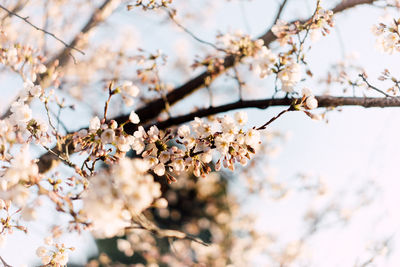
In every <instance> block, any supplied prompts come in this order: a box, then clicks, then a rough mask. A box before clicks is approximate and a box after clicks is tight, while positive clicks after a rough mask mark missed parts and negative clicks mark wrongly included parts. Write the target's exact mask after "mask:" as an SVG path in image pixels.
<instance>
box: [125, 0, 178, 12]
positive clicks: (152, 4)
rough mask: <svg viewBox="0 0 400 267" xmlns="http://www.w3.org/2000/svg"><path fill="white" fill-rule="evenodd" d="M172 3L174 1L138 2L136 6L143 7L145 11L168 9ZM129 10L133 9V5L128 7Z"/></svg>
mask: <svg viewBox="0 0 400 267" xmlns="http://www.w3.org/2000/svg"><path fill="white" fill-rule="evenodd" d="M171 3H172V0H136V3H135V6H138V7H142V8H143V10H147V9H158V8H162V7H168V5H170V4H171ZM127 7H128V10H131V9H132V8H133V5H128V6H127Z"/></svg>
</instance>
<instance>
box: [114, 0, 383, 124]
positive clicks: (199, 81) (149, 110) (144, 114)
mask: <svg viewBox="0 0 400 267" xmlns="http://www.w3.org/2000/svg"><path fill="white" fill-rule="evenodd" d="M375 1H376V0H344V1H342V2H341V3H340V4H338V5H337V6H336V7H335V8H333V9H332V10H333V12H334V13H339V12H342V11H344V10H347V9H350V8H353V7H355V6H358V5H363V4H372V3H373V2H375ZM257 39H262V40H264V43H265V45H267V46H268V45H269V44H270V43H271V42H273V41H274V40H276V37H275V35H274V34H273V33H272V31H271V29H269V30H268V31H267V32H266V33H265V34H263V35H262V36H260V37H258V38H257ZM236 63H237V61H236V60H235V58H234V57H233V56H228V57H226V58H225V61H224V69H223V70H221V71H219V72H217V73H215V72H214V73H213V75H212V77H211V76H210V75H209V73H208V72H203V73H202V74H200V75H198V76H197V77H195V78H193V79H191V80H189V81H188V82H186V83H185V84H183V85H181V86H179V87H177V88H176V89H174V90H173V91H171V92H170V93H168V94H167V96H166V98H167V100H168V103H169V104H170V105H173V104H175V103H176V102H178V101H179V100H181V99H183V98H185V97H186V96H188V95H190V94H191V93H193V92H195V91H196V90H198V89H200V88H202V87H204V85H205V80H206V78H208V79H210V78H211V79H215V78H216V77H217V76H218V75H220V74H222V73H223V72H224V71H226V70H227V69H229V68H231V67H232V66H233V65H234V64H236ZM164 109H165V101H164V100H163V99H162V98H160V99H157V100H154V101H152V102H150V103H148V104H147V105H146V106H144V107H142V108H140V109H138V110H137V111H136V113H137V114H138V115H139V117H140V119H141V120H142V121H143V122H148V121H149V120H152V119H154V118H155V117H157V116H158V115H159V114H160V113H161V112H162V111H163V110H164ZM128 117H129V114H128V115H125V116H121V117H118V118H116V120H117V121H126V120H127V119H128ZM133 127H134V126H133V125H132V124H127V125H126V130H127V131H132V128H133Z"/></svg>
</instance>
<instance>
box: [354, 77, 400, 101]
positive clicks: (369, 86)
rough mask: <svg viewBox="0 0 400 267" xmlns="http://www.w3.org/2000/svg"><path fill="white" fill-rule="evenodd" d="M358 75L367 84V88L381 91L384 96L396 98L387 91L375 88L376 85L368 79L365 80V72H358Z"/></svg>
mask: <svg viewBox="0 0 400 267" xmlns="http://www.w3.org/2000/svg"><path fill="white" fill-rule="evenodd" d="M358 76H359V77H360V78H361V79H362V80H363V81H364V82H365V83H366V84H367V86H368V88H371V89H373V90H375V91H377V92H378V93H381V94H382V95H384V96H386V97H393V98H396V99H397V97H395V96H392V95H389V94H388V93H385V92H384V91H382V90H381V89H379V88H377V87H376V86H373V85H372V84H370V83H369V82H368V80H367V77H365V74H363V73H362V74H359V75H358Z"/></svg>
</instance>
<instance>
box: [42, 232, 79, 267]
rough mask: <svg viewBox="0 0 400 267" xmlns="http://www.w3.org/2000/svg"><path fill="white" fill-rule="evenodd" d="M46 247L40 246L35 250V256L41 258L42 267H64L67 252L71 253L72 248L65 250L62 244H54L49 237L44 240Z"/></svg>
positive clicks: (66, 260)
mask: <svg viewBox="0 0 400 267" xmlns="http://www.w3.org/2000/svg"><path fill="white" fill-rule="evenodd" d="M44 243H45V244H46V246H47V247H46V246H40V247H38V248H37V249H36V255H37V256H38V257H40V258H41V261H42V264H43V265H44V266H52V267H60V266H66V265H67V262H68V254H67V251H68V250H70V251H73V250H74V248H72V247H71V248H67V247H65V245H64V244H63V243H61V244H58V243H55V242H54V240H53V238H52V237H51V236H49V237H46V238H45V239H44Z"/></svg>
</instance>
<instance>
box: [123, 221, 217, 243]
mask: <svg viewBox="0 0 400 267" xmlns="http://www.w3.org/2000/svg"><path fill="white" fill-rule="evenodd" d="M133 221H134V223H136V224H137V226H128V227H125V230H132V229H143V230H147V231H150V232H151V233H153V234H155V235H157V236H159V237H167V238H176V239H187V240H190V241H194V242H196V243H199V244H201V245H203V246H209V245H210V244H208V243H206V242H204V241H202V240H201V239H200V238H198V237H195V236H193V235H190V234H187V233H184V232H181V231H177V230H170V229H160V228H159V227H158V226H156V225H155V224H154V223H153V222H151V221H149V220H148V219H147V218H146V216H144V215H143V214H136V215H135V216H134V219H133Z"/></svg>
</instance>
